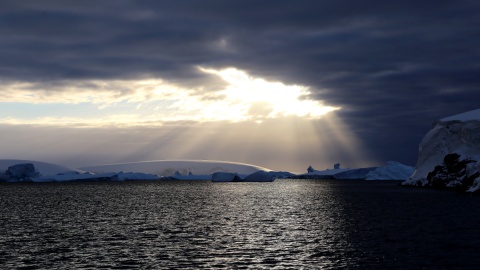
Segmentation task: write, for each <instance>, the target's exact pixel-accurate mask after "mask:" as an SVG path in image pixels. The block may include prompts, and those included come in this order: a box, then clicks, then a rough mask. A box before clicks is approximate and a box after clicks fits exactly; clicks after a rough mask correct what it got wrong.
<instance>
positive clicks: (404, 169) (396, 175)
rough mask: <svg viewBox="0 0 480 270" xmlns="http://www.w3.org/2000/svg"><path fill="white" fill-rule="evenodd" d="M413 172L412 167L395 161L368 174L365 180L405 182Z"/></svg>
mask: <svg viewBox="0 0 480 270" xmlns="http://www.w3.org/2000/svg"><path fill="white" fill-rule="evenodd" d="M414 171H415V168H414V167H412V166H407V165H404V164H402V163H400V162H396V161H389V162H387V164H386V165H385V166H382V167H378V168H377V169H375V170H373V171H371V172H369V173H368V174H367V177H366V180H406V179H408V178H409V177H410V176H411V175H412V174H413V172H414Z"/></svg>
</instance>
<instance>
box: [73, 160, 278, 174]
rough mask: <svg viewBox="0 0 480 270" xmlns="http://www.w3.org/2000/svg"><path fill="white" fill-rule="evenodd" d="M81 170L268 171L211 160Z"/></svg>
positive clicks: (201, 172)
mask: <svg viewBox="0 0 480 270" xmlns="http://www.w3.org/2000/svg"><path fill="white" fill-rule="evenodd" d="M81 169H82V170H85V171H89V172H95V173H103V172H112V171H113V172H119V171H130V172H142V173H148V174H153V175H161V176H173V175H174V173H175V172H179V174H181V175H184V176H186V175H188V174H190V173H191V174H193V175H210V174H213V173H215V172H232V173H238V174H244V175H249V174H252V173H254V172H257V171H259V170H264V171H270V170H269V169H266V168H263V167H260V166H255V165H251V164H245V163H237V162H226V161H213V160H158V161H144V162H133V163H120V164H110V165H99V166H89V167H83V168H81Z"/></svg>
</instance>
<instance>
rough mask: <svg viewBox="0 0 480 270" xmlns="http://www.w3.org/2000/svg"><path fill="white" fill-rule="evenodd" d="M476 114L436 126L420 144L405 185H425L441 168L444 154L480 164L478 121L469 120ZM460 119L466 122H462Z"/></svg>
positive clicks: (453, 118)
mask: <svg viewBox="0 0 480 270" xmlns="http://www.w3.org/2000/svg"><path fill="white" fill-rule="evenodd" d="M474 112H475V113H474ZM478 112H480V110H476V111H472V112H468V113H466V114H459V115H457V116H452V117H447V118H444V119H442V121H437V122H435V125H434V127H433V128H432V129H431V130H430V131H429V132H428V133H427V134H426V135H425V137H424V138H423V139H422V141H421V142H420V146H419V154H418V160H417V164H416V166H415V172H414V174H413V175H412V177H411V178H410V179H408V180H407V181H406V182H405V184H407V185H409V184H415V183H421V184H422V185H423V184H425V183H426V178H427V175H428V173H429V172H431V171H433V170H434V169H435V166H437V165H441V164H442V162H443V159H444V157H445V156H446V155H447V154H451V153H457V154H459V155H460V156H461V158H462V159H467V158H470V159H473V160H480V159H479V158H480V156H479V154H480V140H479V138H480V120H471V119H472V117H473V116H474V115H475V114H476V113H478ZM448 119H450V120H449V121H446V120H448ZM459 119H469V120H468V121H463V122H462V121H461V120H459Z"/></svg>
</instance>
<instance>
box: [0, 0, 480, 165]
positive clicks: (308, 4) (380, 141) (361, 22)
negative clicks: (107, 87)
mask: <svg viewBox="0 0 480 270" xmlns="http://www.w3.org/2000/svg"><path fill="white" fill-rule="evenodd" d="M1 6H2V9H1V10H0V36H1V38H0V78H1V79H3V80H28V81H32V80H41V81H49V80H58V79H65V78H67V79H68V78H85V79H88V78H134V77H141V76H158V77H161V78H167V79H169V80H171V81H174V82H177V83H181V84H188V85H192V84H195V83H198V82H199V81H201V80H202V77H200V75H199V74H198V71H197V70H196V69H195V66H197V65H203V66H207V67H214V68H221V67H226V66H235V67H237V68H240V69H244V70H247V71H248V72H250V73H251V74H254V75H255V76H259V77H264V78H267V79H270V80H281V81H283V82H286V83H296V84H302V85H308V86H310V87H311V91H312V93H313V95H314V97H315V98H317V99H320V100H325V102H326V103H327V104H329V105H334V106H341V107H343V110H342V111H340V116H342V118H343V119H344V120H345V121H346V122H347V124H349V125H350V126H351V127H352V129H353V132H355V133H356V134H357V135H358V136H360V138H361V139H362V141H363V142H364V143H365V144H367V146H368V147H369V149H372V151H374V152H375V153H376V154H378V155H379V156H380V157H381V158H382V159H384V160H386V159H397V160H399V161H401V162H406V163H410V164H411V163H413V160H414V159H415V156H416V151H417V149H416V148H417V145H418V143H419V140H420V139H421V137H422V136H423V135H424V133H425V132H426V131H427V130H428V129H429V127H430V126H429V124H430V123H431V122H432V121H433V120H436V119H438V118H441V117H443V116H447V115H450V114H456V113H460V112H463V111H466V110H471V109H476V108H478V102H477V101H476V95H478V92H479V88H480V87H479V86H480V65H479V63H480V27H478V25H480V16H479V14H480V4H478V2H477V1H353V0H352V1H220V0H218V1H108V2H107V1H1ZM222 46H223V47H222Z"/></svg>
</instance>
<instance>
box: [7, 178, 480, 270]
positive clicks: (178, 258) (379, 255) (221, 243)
mask: <svg viewBox="0 0 480 270" xmlns="http://www.w3.org/2000/svg"><path fill="white" fill-rule="evenodd" d="M98 268H104V269H139V268H140V269H181V268H183V269H202V268H208V269H211V268H227V269H302V268H303V269H480V196H471V195H465V194H460V193H456V192H450V191H436V190H426V189H416V188H406V187H401V186H399V182H398V181H348V180H276V181H275V182H273V183H212V182H203V181H165V182H159V181H157V182H143V181H141V182H103V183H29V184H21V183H3V184H0V269H98Z"/></svg>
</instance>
